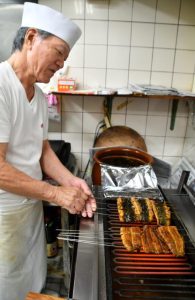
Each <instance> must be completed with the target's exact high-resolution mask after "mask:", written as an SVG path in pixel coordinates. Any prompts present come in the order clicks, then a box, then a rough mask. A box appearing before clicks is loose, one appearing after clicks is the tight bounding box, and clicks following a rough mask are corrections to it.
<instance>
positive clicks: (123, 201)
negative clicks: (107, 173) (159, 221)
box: [117, 197, 154, 222]
mask: <svg viewBox="0 0 195 300" xmlns="http://www.w3.org/2000/svg"><path fill="white" fill-rule="evenodd" d="M117 207H118V213H119V220H120V221H121V222H140V221H142V222H151V221H152V220H153V216H154V213H153V210H152V203H151V200H149V199H148V198H142V199H137V198H136V197H131V198H121V197H119V198H118V199H117Z"/></svg>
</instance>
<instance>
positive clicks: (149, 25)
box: [39, 0, 195, 170]
mask: <svg viewBox="0 0 195 300" xmlns="http://www.w3.org/2000/svg"><path fill="white" fill-rule="evenodd" d="M39 3H41V4H46V5H49V6H51V7H53V8H56V9H58V10H60V11H62V12H63V13H64V15H66V16H68V17H70V18H72V19H73V20H75V22H76V23H77V24H78V25H79V26H80V27H81V29H82V32H83V34H82V36H81V38H80V40H79V41H78V43H77V44H76V45H75V46H74V48H73V50H72V52H71V54H70V57H69V58H68V61H67V62H66V64H67V65H69V76H71V77H74V78H76V80H77V83H78V88H92V87H95V88H97V87H107V88H121V87H127V86H128V83H129V82H130V81H133V82H136V83H150V84H157V85H165V86H168V87H176V88H179V89H186V90H191V89H192V85H193V76H194V67H195V1H194V0H134V1H133V0H110V1H108V0H107V1H106V0H71V1H70V0H40V1H39ZM125 100H127V99H126V98H116V99H115V100H114V102H113V113H112V125H120V124H125V125H128V126H130V127H132V128H134V129H135V130H137V131H138V132H140V133H141V134H142V135H143V137H144V138H145V140H146V143H147V146H148V150H149V152H150V153H151V154H153V155H155V156H157V157H159V158H162V159H164V160H166V161H169V162H171V163H174V162H175V161H177V160H178V158H179V157H181V156H182V153H183V150H185V149H189V148H190V147H191V146H190V145H191V144H192V143H193V141H194V133H193V132H194V129H193V128H192V126H191V125H190V124H191V123H190V121H188V116H190V114H189V108H188V105H187V103H186V102H184V101H180V102H179V108H178V113H177V118H176V124H175V129H174V130H173V131H171V130H170V129H169V127H170V112H171V101H169V100H159V99H148V98H146V99H142V100H140V99H129V100H128V104H126V105H124V107H123V108H122V109H121V110H118V109H117V105H118V104H119V103H121V102H124V101H125ZM102 102H103V98H102V97H79V96H74V97H67V96H64V97H62V99H61V104H62V107H61V109H62V122H61V123H60V124H54V123H51V124H50V138H63V139H65V140H66V141H69V142H71V144H72V151H73V152H74V153H75V154H76V157H77V158H78V162H79V164H80V167H81V169H82V170H84V168H85V164H86V161H87V160H88V149H89V148H90V147H91V145H92V143H93V138H94V133H95V128H96V126H97V124H98V122H99V121H100V120H101V119H102V118H103V109H102ZM187 124H189V125H190V126H187ZM189 127H190V128H191V131H190V132H191V133H189ZM54 131H55V133H54ZM56 132H57V133H56ZM186 132H187V135H186ZM189 135H190V136H192V138H191V137H189ZM186 147H187V148H186Z"/></svg>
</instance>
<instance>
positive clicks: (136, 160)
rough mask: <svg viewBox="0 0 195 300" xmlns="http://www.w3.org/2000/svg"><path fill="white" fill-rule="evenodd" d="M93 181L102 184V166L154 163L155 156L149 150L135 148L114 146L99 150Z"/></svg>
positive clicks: (95, 183)
mask: <svg viewBox="0 0 195 300" xmlns="http://www.w3.org/2000/svg"><path fill="white" fill-rule="evenodd" d="M93 159H94V165H93V168H92V182H93V184H94V185H101V166H100V164H107V165H111V166H117V167H138V166H141V165H146V164H152V163H153V157H152V156H151V155H150V154H148V153H147V152H144V151H141V150H139V149H136V148H135V149H134V148H125V147H112V148H105V149H101V150H99V151H97V152H96V153H95V155H94V157H93Z"/></svg>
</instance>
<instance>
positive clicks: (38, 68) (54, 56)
mask: <svg viewBox="0 0 195 300" xmlns="http://www.w3.org/2000/svg"><path fill="white" fill-rule="evenodd" d="M69 52H70V50H69V46H68V45H67V44H66V43H65V42H64V41H63V40H61V39H60V38H58V37H55V36H49V37H48V38H45V39H41V38H40V37H39V36H36V37H35V38H34V40H33V43H32V47H31V50H30V51H28V54H27V64H28V66H29V67H30V73H31V75H32V76H33V77H35V81H36V82H43V83H48V82H49V80H50V78H51V77H52V76H53V75H54V73H55V72H56V71H58V70H59V69H61V68H62V67H63V65H64V61H65V60H66V59H67V57H68V55H69Z"/></svg>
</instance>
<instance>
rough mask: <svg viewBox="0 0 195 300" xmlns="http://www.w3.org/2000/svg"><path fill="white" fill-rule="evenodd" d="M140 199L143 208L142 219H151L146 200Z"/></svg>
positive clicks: (145, 220)
mask: <svg viewBox="0 0 195 300" xmlns="http://www.w3.org/2000/svg"><path fill="white" fill-rule="evenodd" d="M138 201H139V204H140V206H141V209H142V213H141V219H142V221H144V222H147V221H148V220H149V212H148V206H147V204H146V200H145V199H139V200H138Z"/></svg>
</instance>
